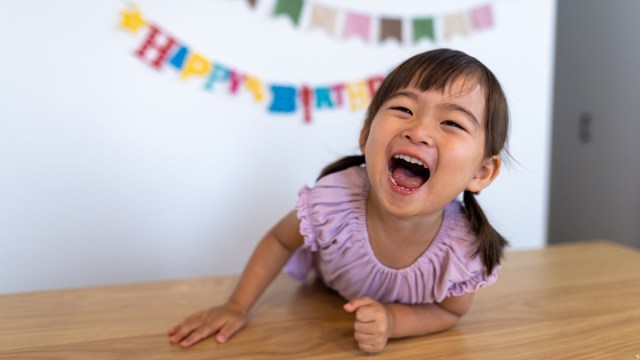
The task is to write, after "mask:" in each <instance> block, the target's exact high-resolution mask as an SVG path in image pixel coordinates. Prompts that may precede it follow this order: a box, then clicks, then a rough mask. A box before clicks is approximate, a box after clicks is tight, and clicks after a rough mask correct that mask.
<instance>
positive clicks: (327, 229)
mask: <svg viewBox="0 0 640 360" xmlns="http://www.w3.org/2000/svg"><path fill="white" fill-rule="evenodd" d="M365 174H366V173H365V172H364V171H363V169H361V168H359V167H353V168H349V169H346V170H344V171H341V172H337V173H333V174H330V175H327V176H324V177H322V178H321V179H320V180H318V182H317V183H316V184H315V186H314V187H312V188H309V187H307V186H305V187H303V188H302V189H301V190H300V191H299V193H298V201H297V203H296V211H297V217H298V219H299V220H300V234H301V235H302V237H303V239H304V244H303V246H302V247H301V248H299V249H298V250H296V251H295V252H294V254H293V256H292V258H291V259H290V260H289V262H288V263H287V265H286V266H285V272H286V273H288V274H289V275H290V276H291V277H293V278H295V279H297V280H303V279H304V278H306V276H307V274H308V273H309V272H310V271H311V269H313V268H314V266H315V265H316V256H315V255H314V253H318V252H319V251H320V250H321V254H320V255H319V256H320V257H321V258H324V259H325V260H326V259H327V257H330V256H331V254H332V253H335V252H337V251H345V250H346V248H349V247H350V246H351V245H352V244H351V242H350V241H348V240H349V239H350V238H352V237H353V236H354V235H355V232H357V231H358V229H363V226H362V224H364V212H365V200H366V195H367V193H368V190H369V187H368V181H366V175H365ZM360 235H362V234H360Z"/></svg>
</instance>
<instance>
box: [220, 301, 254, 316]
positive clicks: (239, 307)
mask: <svg viewBox="0 0 640 360" xmlns="http://www.w3.org/2000/svg"><path fill="white" fill-rule="evenodd" d="M225 306H226V307H227V308H229V309H231V310H233V311H236V312H239V313H241V314H242V315H244V316H247V314H248V313H249V309H250V307H249V306H247V305H243V304H242V303H241V302H239V301H237V300H234V299H229V300H228V301H227V303H226V304H225Z"/></svg>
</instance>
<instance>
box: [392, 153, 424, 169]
mask: <svg viewBox="0 0 640 360" xmlns="http://www.w3.org/2000/svg"><path fill="white" fill-rule="evenodd" d="M393 157H394V158H396V159H402V160H404V161H406V162H410V163H413V164H418V165H420V166H423V167H425V168H426V167H427V166H426V165H425V164H424V163H422V161H420V160H418V159H416V158H414V157H412V156H409V155H404V154H398V155H394V156H393Z"/></svg>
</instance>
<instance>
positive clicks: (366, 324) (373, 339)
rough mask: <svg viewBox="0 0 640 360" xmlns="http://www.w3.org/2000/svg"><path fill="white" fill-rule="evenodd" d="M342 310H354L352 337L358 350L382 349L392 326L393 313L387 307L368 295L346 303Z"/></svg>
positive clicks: (371, 351) (349, 311)
mask: <svg viewBox="0 0 640 360" xmlns="http://www.w3.org/2000/svg"><path fill="white" fill-rule="evenodd" d="M344 310H345V311H346V312H348V313H354V312H355V315H356V321H355V323H354V329H355V333H354V337H355V339H356V341H357V342H358V347H360V350H362V351H365V352H369V353H375V352H380V351H382V350H383V349H384V347H385V345H386V344H387V340H388V339H389V335H390V334H391V329H392V326H393V314H392V313H391V311H390V310H389V309H388V307H387V306H385V305H383V304H381V303H379V302H377V301H375V300H373V299H372V298H370V297H361V298H356V299H353V300H351V301H349V302H348V303H346V304H345V305H344Z"/></svg>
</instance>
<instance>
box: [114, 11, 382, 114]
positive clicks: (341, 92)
mask: <svg viewBox="0 0 640 360" xmlns="http://www.w3.org/2000/svg"><path fill="white" fill-rule="evenodd" d="M120 14H121V22H120V27H121V28H123V29H126V30H128V31H129V32H131V33H133V34H136V33H137V32H138V31H139V30H140V29H144V28H146V29H148V32H147V35H146V36H145V37H144V39H143V41H142V43H141V44H140V45H139V46H138V48H137V49H136V50H135V52H134V54H135V56H136V57H138V58H139V59H140V60H142V61H143V62H145V63H147V64H148V65H149V66H151V67H152V68H154V69H156V70H162V69H164V68H165V67H170V68H173V69H175V70H176V71H178V72H179V73H180V78H181V79H182V80H186V79H193V78H196V79H200V80H204V90H206V91H213V90H214V89H215V90H218V89H219V88H223V87H226V88H227V91H228V92H229V93H230V94H233V95H236V94H239V93H240V92H241V91H244V92H248V93H249V94H250V95H251V97H252V98H253V99H254V100H255V101H256V102H258V103H262V102H265V101H267V95H268V94H267V93H269V95H270V101H269V106H268V110H269V111H270V112H272V113H281V114H287V113H295V112H296V111H298V109H299V108H302V110H303V112H304V121H305V122H306V123H310V122H311V114H312V110H323V109H333V108H342V107H344V106H345V105H348V107H349V109H350V110H352V111H356V110H363V109H366V107H367V106H368V105H369V101H370V100H371V98H372V97H373V94H375V92H376V90H377V88H378V86H379V85H380V83H381V82H382V81H383V80H384V76H381V75H376V76H372V77H370V78H368V79H364V80H360V81H354V82H344V83H336V84H333V85H329V86H314V87H311V86H308V85H301V86H291V85H287V84H281V83H266V82H264V81H262V80H261V78H260V77H258V76H255V75H250V74H247V73H244V72H241V71H239V70H237V69H234V68H232V67H230V66H228V65H225V64H222V63H220V62H218V61H212V60H210V59H208V58H207V57H205V56H204V55H202V54H201V53H199V52H197V51H194V50H193V49H191V48H189V47H188V46H187V45H185V44H184V43H182V42H180V41H179V40H177V39H176V37H174V36H172V35H171V34H169V33H168V32H166V31H165V30H163V29H162V28H160V27H159V26H158V25H156V24H153V23H151V22H149V21H147V20H146V19H145V18H144V17H143V16H142V13H141V12H140V10H139V9H138V8H137V7H135V6H130V8H129V9H127V10H124V11H121V12H120Z"/></svg>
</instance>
